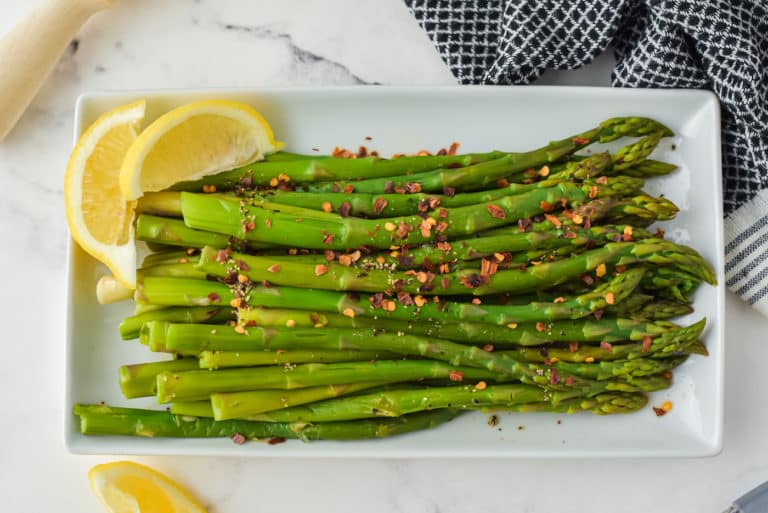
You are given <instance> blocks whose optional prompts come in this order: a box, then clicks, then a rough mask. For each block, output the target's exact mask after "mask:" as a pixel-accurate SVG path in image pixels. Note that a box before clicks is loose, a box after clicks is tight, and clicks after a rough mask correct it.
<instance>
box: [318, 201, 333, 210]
mask: <svg viewBox="0 0 768 513" xmlns="http://www.w3.org/2000/svg"><path fill="white" fill-rule="evenodd" d="M321 208H322V209H323V212H333V205H331V202H330V201H323V204H322V205H321Z"/></svg>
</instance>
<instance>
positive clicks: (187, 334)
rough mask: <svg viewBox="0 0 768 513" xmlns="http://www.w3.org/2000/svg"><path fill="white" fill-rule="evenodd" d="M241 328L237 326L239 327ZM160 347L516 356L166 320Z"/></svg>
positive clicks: (379, 336)
mask: <svg viewBox="0 0 768 513" xmlns="http://www.w3.org/2000/svg"><path fill="white" fill-rule="evenodd" d="M241 331H242V330H241ZM165 334H166V340H165V348H166V349H167V350H169V351H173V352H177V353H179V354H183V355H186V354H197V353H199V352H201V351H210V350H213V351H259V350H265V349H272V348H274V349H283V350H287V349H316V350H332V351H349V350H353V351H366V352H369V351H374V352H375V351H389V352H392V353H396V354H400V355H406V356H423V357H426V358H430V359H433V360H441V361H444V362H447V363H450V364H451V365H455V366H460V365H462V366H466V367H476V368H481V369H488V370H489V371H493V372H496V373H501V374H510V375H515V374H517V373H518V372H519V369H518V367H519V365H518V362H517V361H515V360H512V359H510V358H507V357H505V356H504V355H500V354H498V353H492V352H488V351H485V350H483V349H481V348H478V347H475V346H467V345H462V344H457V343H456V342H452V341H450V340H443V339H437V338H427V337H422V336H415V335H406V334H404V333H377V332H375V331H373V330H371V329H367V328H362V329H359V328H325V329H315V328H309V329H307V328H260V327H251V328H248V329H247V330H245V332H242V333H241V332H238V331H237V328H232V327H228V326H220V327H217V328H215V329H211V327H210V326H207V325H204V324H170V325H168V326H167V329H166V331H165Z"/></svg>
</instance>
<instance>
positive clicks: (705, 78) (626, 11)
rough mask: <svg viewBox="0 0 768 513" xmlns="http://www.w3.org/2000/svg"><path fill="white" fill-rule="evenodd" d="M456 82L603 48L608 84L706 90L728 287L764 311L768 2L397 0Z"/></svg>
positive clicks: (528, 77) (569, 62) (541, 66)
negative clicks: (610, 54)
mask: <svg viewBox="0 0 768 513" xmlns="http://www.w3.org/2000/svg"><path fill="white" fill-rule="evenodd" d="M405 3H406V4H407V5H408V7H409V8H410V9H411V11H412V13H413V14H414V16H415V17H416V19H417V20H418V22H419V24H420V25H421V26H422V27H423V28H424V29H425V30H426V31H427V33H428V34H429V37H430V38H431V39H432V41H433V42H434V43H435V45H436V46H437V49H438V51H439V52H440V55H441V56H442V58H443V60H445V62H446V63H447V64H448V66H449V67H450V69H451V71H452V72H453V74H454V75H455V76H456V77H457V79H458V80H459V82H461V83H464V84H527V83H530V82H532V81H533V80H535V79H536V78H538V77H539V75H541V74H542V73H543V72H544V71H545V70H547V69H573V68H577V67H579V66H581V65H583V64H586V63H588V62H590V61H591V60H592V59H594V58H595V57H596V56H597V55H599V54H600V53H602V52H603V51H604V50H606V48H607V47H608V46H609V45H610V46H612V47H613V48H614V50H615V54H616V60H617V64H616V68H615V69H614V71H613V75H612V81H613V85H614V86H617V87H659V88H668V87H684V88H706V89H711V90H712V91H714V92H715V93H716V94H717V95H718V97H719V98H720V102H721V106H722V134H723V185H724V201H725V204H724V208H725V214H726V219H725V232H726V233H725V236H726V247H725V252H726V264H725V271H726V282H727V283H726V285H727V286H728V287H729V288H730V289H731V290H733V291H734V292H735V293H736V294H738V295H739V296H741V297H742V298H743V299H744V300H745V301H747V302H749V303H750V304H752V305H753V306H755V308H757V309H758V310H760V311H761V312H762V313H764V314H766V315H768V0H405Z"/></svg>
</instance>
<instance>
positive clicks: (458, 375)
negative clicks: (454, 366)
mask: <svg viewBox="0 0 768 513" xmlns="http://www.w3.org/2000/svg"><path fill="white" fill-rule="evenodd" d="M448 379H450V380H451V381H458V382H461V381H464V373H463V372H459V371H451V372H449V373H448Z"/></svg>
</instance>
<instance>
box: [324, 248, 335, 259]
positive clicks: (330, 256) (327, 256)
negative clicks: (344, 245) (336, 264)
mask: <svg viewBox="0 0 768 513" xmlns="http://www.w3.org/2000/svg"><path fill="white" fill-rule="evenodd" d="M323 255H324V256H325V260H326V262H333V261H334V260H335V259H336V252H335V251H332V250H330V249H326V250H325V251H324V252H323Z"/></svg>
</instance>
